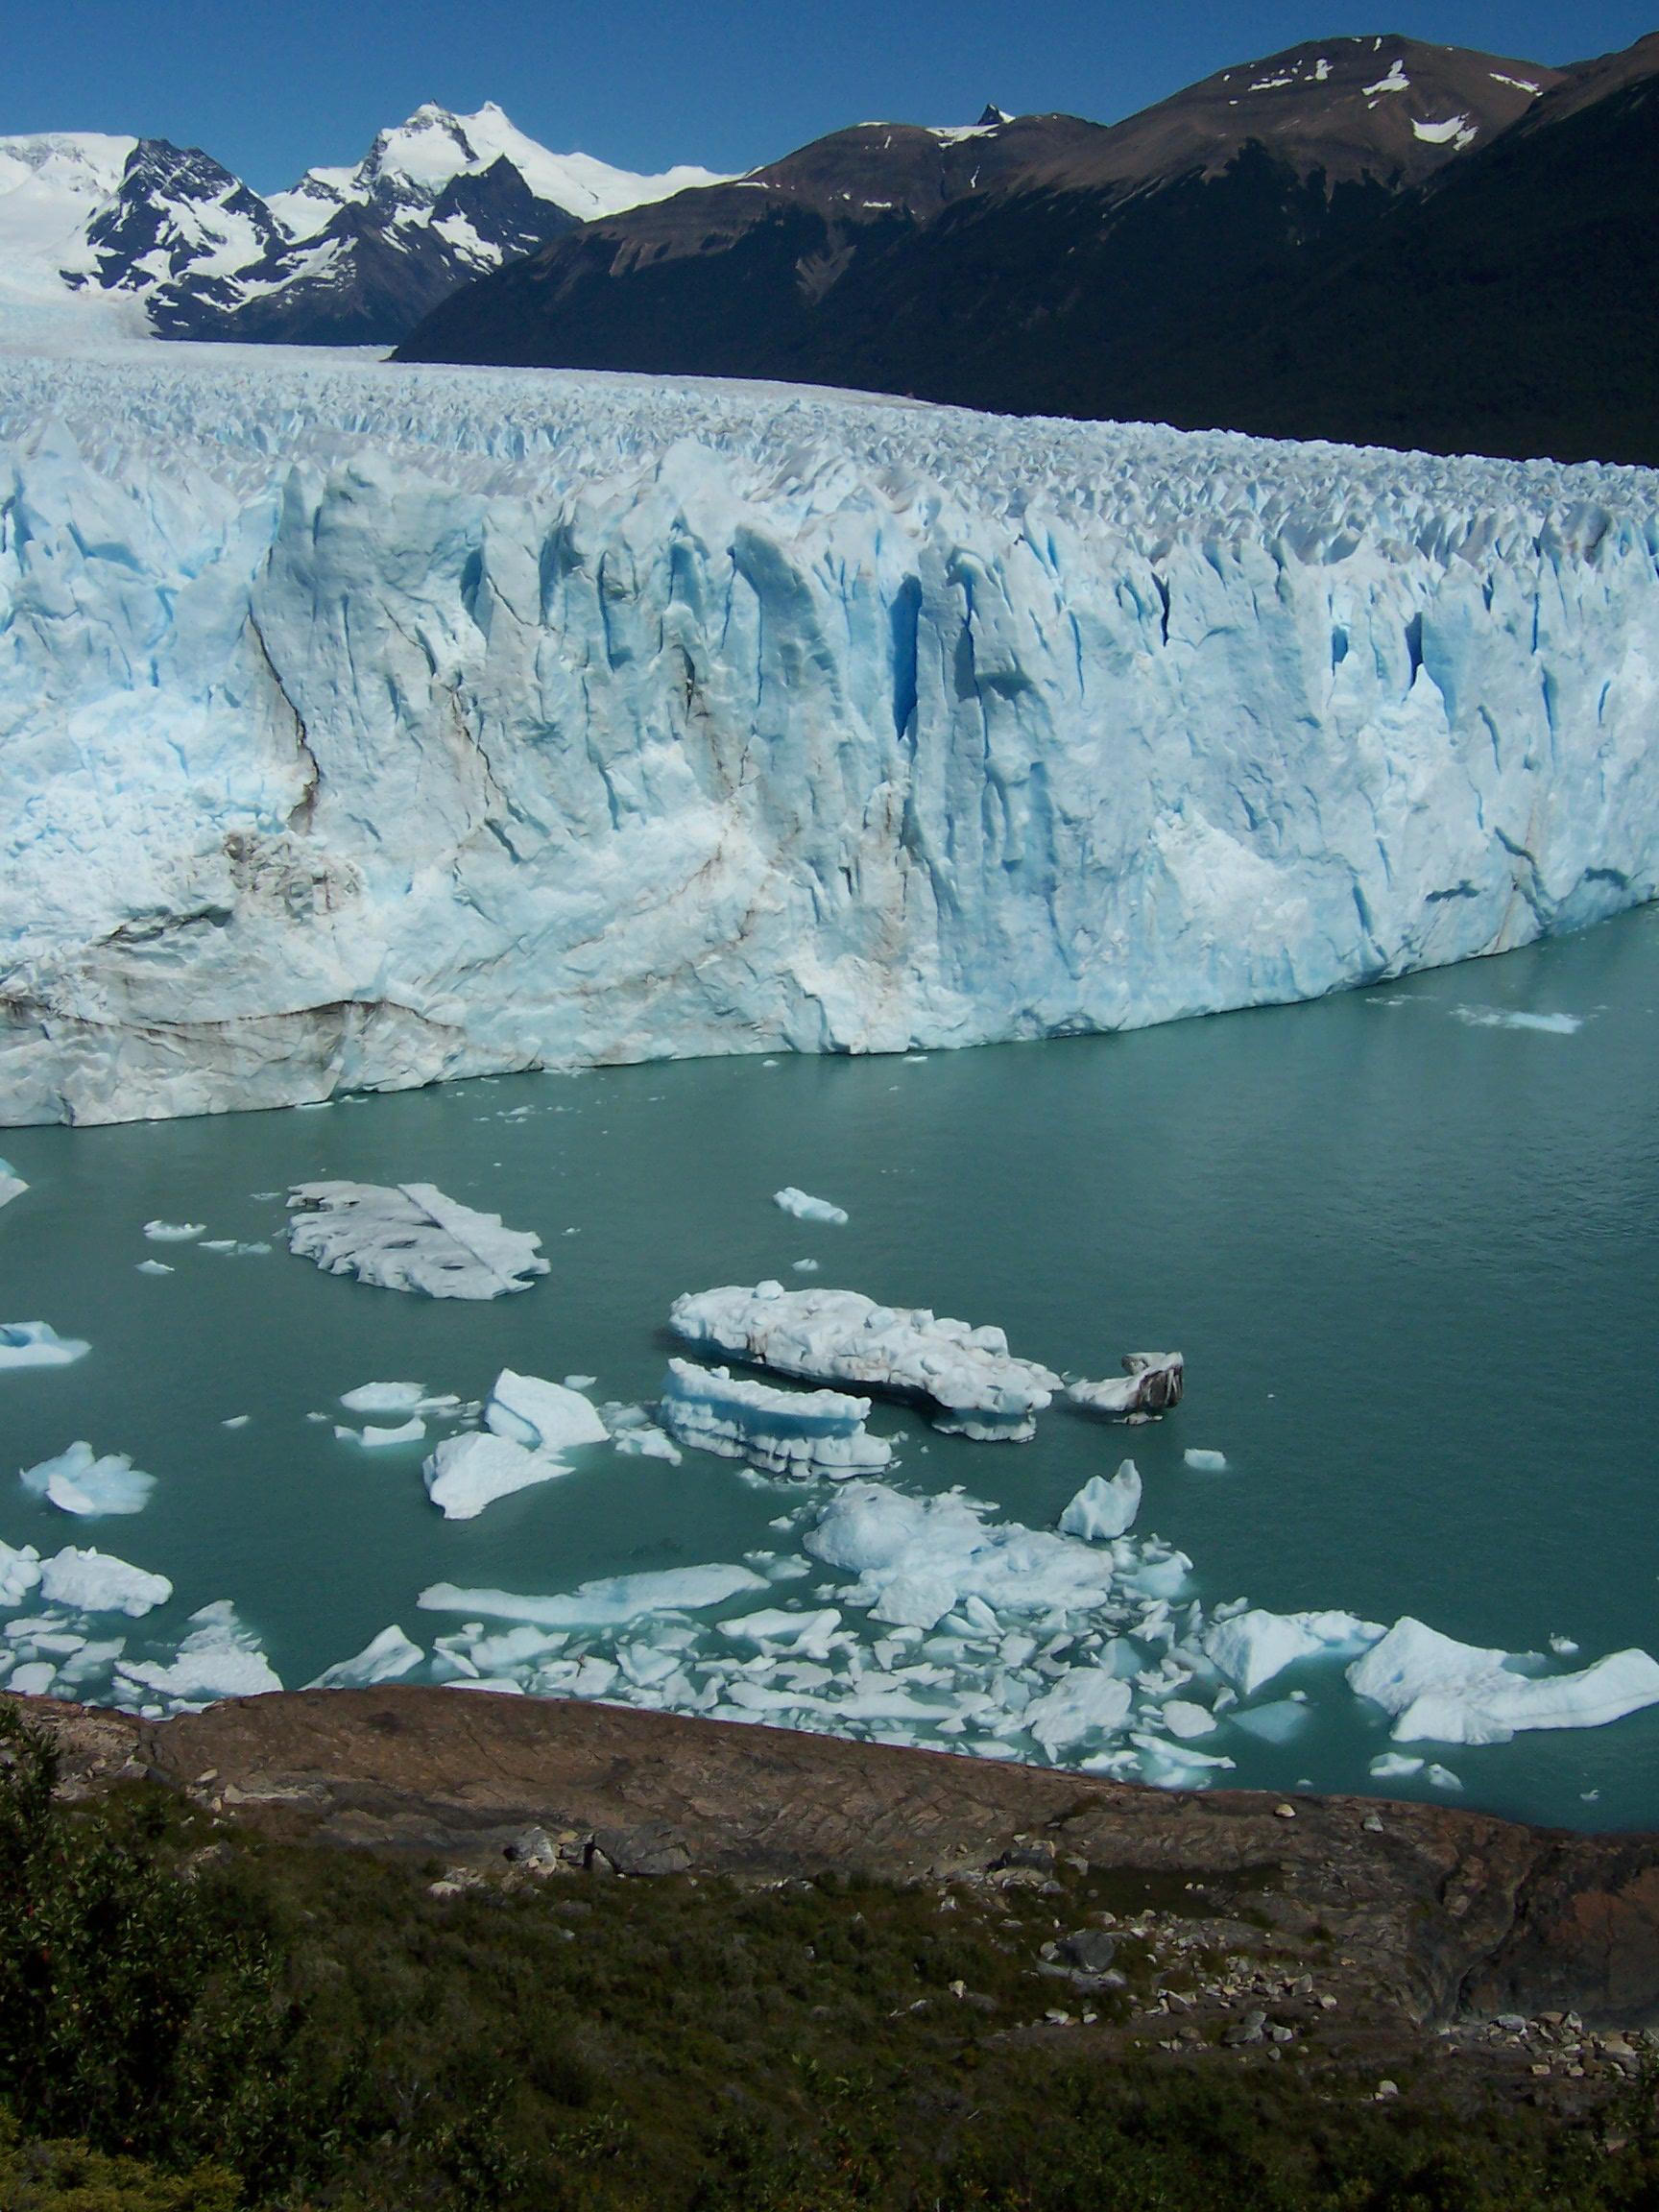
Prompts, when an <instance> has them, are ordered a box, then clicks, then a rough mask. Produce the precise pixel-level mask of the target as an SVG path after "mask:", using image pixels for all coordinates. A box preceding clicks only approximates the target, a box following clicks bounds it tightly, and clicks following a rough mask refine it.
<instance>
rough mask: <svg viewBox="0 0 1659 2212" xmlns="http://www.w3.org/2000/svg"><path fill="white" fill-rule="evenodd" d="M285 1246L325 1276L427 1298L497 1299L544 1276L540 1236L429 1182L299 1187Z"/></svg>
mask: <svg viewBox="0 0 1659 2212" xmlns="http://www.w3.org/2000/svg"><path fill="white" fill-rule="evenodd" d="M288 1203H289V1205H290V1207H292V1208H294V1209H295V1210H296V1211H295V1218H294V1219H293V1220H292V1221H291V1222H290V1223H289V1225H288V1243H289V1248H290V1249H291V1250H292V1251H295V1252H298V1253H299V1254H300V1255H301V1258H303V1259H306V1260H314V1261H315V1262H317V1264H318V1266H319V1267H321V1268H323V1269H324V1270H325V1273H327V1274H330V1275H347V1274H349V1275H355V1276H356V1277H357V1279H358V1281H359V1282H360V1283H373V1284H374V1285H375V1286H378V1287H379V1288H381V1289H383V1290H419V1291H424V1293H425V1294H426V1296H427V1297H429V1298H500V1297H502V1296H504V1295H505V1294H506V1293H507V1292H508V1291H510V1290H528V1289H529V1287H530V1285H531V1281H532V1279H533V1278H534V1277H536V1276H538V1275H545V1274H546V1272H547V1262H546V1261H545V1260H543V1259H542V1258H541V1256H540V1245H541V1238H538V1237H534V1236H530V1235H527V1234H525V1233H523V1232H521V1231H518V1230H516V1229H505V1228H503V1227H502V1225H501V1217H500V1215H499V1214H475V1213H474V1212H473V1211H472V1209H471V1208H470V1207H469V1206H460V1205H457V1204H456V1202H455V1200H454V1199H453V1198H446V1197H445V1195H444V1193H443V1191H442V1190H437V1189H436V1188H435V1187H434V1186H433V1185H432V1184H430V1183H398V1184H396V1185H392V1186H390V1187H388V1186H386V1185H384V1184H379V1183H299V1184H296V1185H295V1187H294V1190H292V1192H291V1193H290V1195H289V1199H288Z"/></svg>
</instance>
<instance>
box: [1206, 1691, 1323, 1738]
mask: <svg viewBox="0 0 1659 2212" xmlns="http://www.w3.org/2000/svg"><path fill="white" fill-rule="evenodd" d="M1227 1718H1228V1720H1229V1721H1230V1722H1231V1723H1232V1725H1233V1726H1234V1727H1235V1728H1241V1729H1242V1730H1243V1731H1244V1733H1245V1735H1246V1736H1254V1737H1256V1738H1257V1740H1258V1741H1259V1742H1261V1743H1291V1742H1292V1741H1293V1740H1294V1739H1295V1738H1296V1737H1298V1736H1300V1735H1301V1733H1302V1731H1303V1729H1304V1728H1306V1727H1307V1725H1308V1723H1309V1721H1310V1719H1311V1718H1312V1715H1311V1712H1310V1709H1309V1707H1308V1706H1306V1705H1299V1704H1298V1703H1297V1702H1296V1700H1295V1698H1293V1697H1280V1698H1277V1699H1275V1701H1274V1702H1273V1703H1272V1704H1271V1705H1248V1706H1245V1707H1244V1708H1243V1709H1242V1710H1240V1711H1237V1712H1232V1713H1229V1714H1228V1716H1227Z"/></svg>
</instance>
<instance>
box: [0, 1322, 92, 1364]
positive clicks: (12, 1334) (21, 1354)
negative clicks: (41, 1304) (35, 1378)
mask: <svg viewBox="0 0 1659 2212" xmlns="http://www.w3.org/2000/svg"><path fill="white" fill-rule="evenodd" d="M89 1350H90V1346H89V1345H88V1344H87V1343H86V1341H85V1339H84V1337H81V1336H60V1335H59V1334H58V1332H57V1330H56V1329H54V1328H53V1326H52V1324H51V1323H50V1322H49V1321H0V1373H3V1372H4V1371H5V1369H7V1368H8V1367H67V1366H68V1365H69V1364H70V1363H71V1361H73V1360H76V1359H80V1358H84V1357H85V1355H86V1353H87V1352H88V1351H89Z"/></svg>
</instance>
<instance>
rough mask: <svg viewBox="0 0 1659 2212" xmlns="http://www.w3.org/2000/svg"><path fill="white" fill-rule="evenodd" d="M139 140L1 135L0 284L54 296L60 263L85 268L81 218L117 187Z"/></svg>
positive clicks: (89, 261)
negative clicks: (3, 136) (2, 136)
mask: <svg viewBox="0 0 1659 2212" xmlns="http://www.w3.org/2000/svg"><path fill="white" fill-rule="evenodd" d="M137 143H138V142H137V140H136V139H135V138H116V137H110V136H108V135H106V134H105V133H103V132H92V131H64V132H48V133H45V134H43V135H40V136H37V137H19V138H0V291H3V292H4V294H5V295H7V296H10V297H13V298H16V297H22V298H32V297H38V298H42V299H50V298H53V297H60V296H61V292H62V277H61V276H60V271H62V270H65V269H68V270H71V271H73V272H74V273H75V274H76V275H79V276H85V275H87V274H88V273H89V272H90V271H91V269H92V266H93V256H92V254H91V252H90V251H89V249H88V247H87V244H86V228H87V225H88V223H89V222H90V221H91V219H92V218H93V217H94V216H95V215H96V214H97V213H98V212H99V211H100V210H101V209H102V208H104V207H105V206H106V205H107V204H108V202H109V201H110V200H111V199H112V197H113V196H114V194H115V192H116V191H117V189H118V188H119V185H120V182H121V178H122V174H123V172H124V171H125V169H126V166H127V161H128V156H130V155H131V154H132V150H133V148H134V147H135V146H136V145H137Z"/></svg>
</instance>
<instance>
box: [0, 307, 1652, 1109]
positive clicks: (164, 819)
mask: <svg viewBox="0 0 1659 2212" xmlns="http://www.w3.org/2000/svg"><path fill="white" fill-rule="evenodd" d="M157 354H159V357H157ZM1656 733H1659V478H1656V477H1654V476H1652V475H1648V474H1645V473H1643V472H1641V471H1636V470H1624V469H1594V468H1590V469H1560V468H1556V467H1554V466H1552V465H1547V464H1539V465H1528V466H1518V465H1513V464H1506V463H1494V462H1484V461H1441V460H1431V459H1426V458H1422V457H1401V456H1399V455H1393V454H1383V453H1375V452H1364V453H1361V452H1353V451H1346V450H1342V449H1338V448H1335V447H1329V446H1305V447H1297V446H1290V445H1266V444H1260V443H1254V442H1251V441H1248V440H1245V439H1242V438H1237V437H1230V436H1221V435H1200V436H1182V435H1177V434H1175V433H1172V432H1167V431H1163V430H1157V429H1148V428H1119V427H1114V426H1111V425H1101V424H1070V423H1060V422H1051V421H1031V422H1010V421H997V420H991V419H986V418H981V417H976V416H973V415H968V414H963V413H959V412H954V411H950V410H944V409H930V408H921V407H914V406H908V405H902V404H898V403H894V404H881V403H872V402H868V401H864V400H860V399H858V398H855V397H845V396H832V395H818V394H811V393H800V392H791V391H788V390H785V389H781V388H768V387H757V386H751V387H741V386H724V387H723V386H719V385H699V384H682V385H678V386H672V385H667V386H665V385H661V384H658V383H654V382H651V381H648V380H645V379H637V378H629V377H621V376H594V375H579V374H567V375H566V374H545V373H522V374H515V373H484V372H478V371H458V372H457V371H446V370H405V369H392V368H387V367H384V366H382V365H379V364H376V363H373V362H372V361H369V360H367V359H356V360H352V359H332V360H331V359H329V358H327V357H323V356H309V357H306V356H288V357H277V358H272V357H271V356H269V355H257V354H255V355H253V356H252V358H250V357H249V356H248V355H245V354H238V353H236V352H235V351H233V350H232V349H201V350H200V351H196V350H192V352H191V353H190V354H189V355H188V356H186V357H184V358H182V359H181V358H180V356H179V355H178V354H173V353H168V352H163V351H161V350H160V349H156V352H151V353H145V352H141V351H139V350H138V349H133V350H132V352H131V353H130V354H129V355H127V356H126V357H124V358H110V359H108V360H98V359H93V358H83V359H76V360H65V359H58V360H41V359H27V358H11V359H0V1121H13V1122H15V1121H30V1120H46V1119H56V1118H63V1119H73V1120H79V1121H92V1120H108V1119H115V1118H129V1117H136V1116H146V1115H165V1114H177V1113H194V1112H203V1111H209V1110H215V1109H221V1108H228V1107H245V1106H264V1105H273V1104H280V1103H284V1102H293V1101H299V1100H307V1099H315V1098H319V1097H323V1096H326V1095H328V1094H330V1093H331V1092H333V1091H335V1090H336V1089H340V1088H347V1087H360V1086H400V1085H407V1084H414V1083H421V1082H425V1081H428V1080H430V1079H432V1078H435V1077H440V1076H453V1075H460V1074H466V1073H473V1072H479V1071H483V1070H504V1069H514V1068H524V1067H535V1066H542V1065H563V1064H577V1063H589V1062H602V1061H618V1060H628V1059H639V1058H645V1057H651V1056H660V1055H669V1054H690V1053H705V1052H724V1051H739V1050H757V1049H766V1048H773V1049H775V1048H778V1047H781V1046H794V1047H800V1048H807V1049H847V1050H855V1051H864V1050H882V1049H891V1048H899V1047H905V1046H941V1045H966V1044H972V1043H974V1042H977V1041H981V1040H987V1039H996V1038H1015V1037H1035V1036H1042V1035H1046V1034H1052V1033H1056V1032H1066V1031H1078V1030H1091V1029H1109V1028H1114V1027H1118V1026H1120V1025H1126V1024H1138V1023H1143V1022H1159V1021H1164V1020H1167V1019H1170V1018H1172V1017H1175V1016H1179V1015H1186V1014H1194V1013H1201V1012H1206V1011H1211V1010H1214V1009H1218V1008H1223V1007H1231V1006H1239V1005H1246V1004H1250V1003H1254V1002H1260V1001H1265V1000H1280V999H1290V998H1308V997H1311V996H1314V995H1316V994H1319V993H1322V992H1326V991H1330V990H1333V989H1335V988H1338V987H1341V986H1343V985H1348V984H1354V983H1359V982H1364V981H1366V980H1368V979H1373V978H1377V977H1381V976H1385V975H1388V974H1397V973H1400V972H1402V971H1405V970H1407V969H1411V968H1416V967H1422V966H1427V965H1431V964H1434V963H1439V962H1444V961H1450V960H1455V959H1460V958H1463V957H1465V956H1467V955H1470V954H1473V953H1479V952H1487V951H1493V950H1501V949H1503V948H1505V947H1509V946H1513V945H1518V944H1521V943H1524V942H1526V941H1527V940H1528V939H1530V938H1532V937H1535V936H1537V935H1539V934H1540V933H1542V932H1546V931H1550V930H1555V929H1561V928H1567V927H1571V926H1576V925H1578V924H1581V923H1585V922H1589V921H1591V920H1594V919H1596V918H1598V917H1599V916H1602V915H1605V914H1607V913H1610V912H1612V911H1613V910H1615V909H1616V908H1619V907H1621V906H1623V905H1626V904H1629V903H1631V902H1636V901H1640V900H1645V899H1649V898H1651V897H1653V896H1654V895H1655V890H1656V887H1659V884H1656V878H1659V758H1656V754H1655V737H1656Z"/></svg>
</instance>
